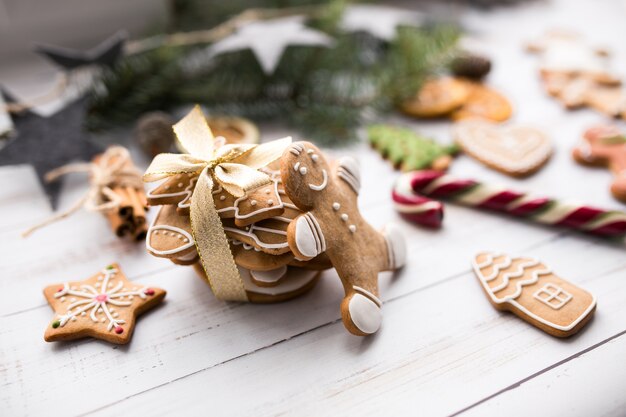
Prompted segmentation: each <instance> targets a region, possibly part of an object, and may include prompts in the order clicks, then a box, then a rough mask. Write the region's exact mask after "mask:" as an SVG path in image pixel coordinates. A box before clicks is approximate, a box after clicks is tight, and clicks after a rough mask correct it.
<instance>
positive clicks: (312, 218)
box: [305, 213, 326, 253]
mask: <svg viewBox="0 0 626 417" xmlns="http://www.w3.org/2000/svg"><path fill="white" fill-rule="evenodd" d="M305 217H306V218H307V220H308V221H309V222H310V223H311V225H312V226H313V228H314V230H315V232H316V238H317V240H318V242H319V253H322V252H325V251H326V239H325V238H324V233H323V232H322V228H321V227H320V224H319V223H318V222H317V219H316V218H315V216H314V215H313V214H312V213H306V214H305Z"/></svg>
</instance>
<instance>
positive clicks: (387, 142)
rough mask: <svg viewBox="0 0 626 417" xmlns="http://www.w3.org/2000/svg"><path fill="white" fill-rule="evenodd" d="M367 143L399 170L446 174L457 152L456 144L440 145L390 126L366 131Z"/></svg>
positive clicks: (369, 128) (378, 126)
mask: <svg viewBox="0 0 626 417" xmlns="http://www.w3.org/2000/svg"><path fill="white" fill-rule="evenodd" d="M367 136H368V139H369V142H370V144H371V145H372V146H373V147H374V148H375V149H376V150H377V151H378V152H380V153H381V154H382V155H383V157H384V158H386V159H388V160H389V161H390V162H391V163H392V164H393V165H394V166H395V167H399V168H400V169H401V170H402V171H413V170H416V169H426V168H433V169H436V170H441V171H445V170H446V169H448V166H449V165H450V163H451V162H452V156H453V155H455V154H456V153H457V152H458V147H457V146H456V145H454V144H453V145H448V146H443V145H440V144H438V143H437V142H435V141H433V140H432V139H428V138H426V137H424V136H422V135H419V134H417V133H415V132H413V131H412V130H410V129H403V128H400V127H395V126H390V125H372V126H369V127H368V128H367Z"/></svg>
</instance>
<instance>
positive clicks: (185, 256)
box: [176, 251, 198, 262]
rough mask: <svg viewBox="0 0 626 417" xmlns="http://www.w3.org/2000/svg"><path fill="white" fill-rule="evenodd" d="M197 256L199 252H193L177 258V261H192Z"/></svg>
mask: <svg viewBox="0 0 626 417" xmlns="http://www.w3.org/2000/svg"><path fill="white" fill-rule="evenodd" d="M196 256H198V252H197V251H193V252H189V253H188V254H187V255H183V256H177V257H176V260H177V261H183V262H185V261H191V260H192V259H194V258H195V257H196Z"/></svg>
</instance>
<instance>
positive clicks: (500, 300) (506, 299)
mask: <svg viewBox="0 0 626 417" xmlns="http://www.w3.org/2000/svg"><path fill="white" fill-rule="evenodd" d="M479 255H480V254H479ZM479 255H476V256H475V257H474V259H473V260H472V267H473V268H474V271H475V272H476V275H477V276H478V277H479V281H480V283H481V284H482V286H483V288H484V289H485V291H486V292H487V294H489V297H490V298H491V299H492V300H493V302H495V303H497V304H504V303H509V304H511V305H512V306H515V307H516V308H518V309H519V310H520V311H521V312H523V313H524V314H525V315H527V316H529V317H531V318H532V319H534V320H536V321H538V322H540V323H543V324H545V325H546V326H549V327H552V328H553V329H557V330H561V331H565V332H567V331H569V330H571V329H573V328H574V327H576V325H578V323H580V322H581V320H583V319H584V318H585V317H587V316H588V315H589V313H590V312H591V311H593V309H594V308H595V306H596V302H597V300H596V297H595V296H594V295H591V297H592V298H591V303H590V304H589V306H588V307H587V309H586V310H585V311H584V312H582V313H581V314H580V316H578V318H577V319H576V320H574V321H573V322H572V323H570V324H569V325H567V326H562V325H559V324H556V323H552V322H550V321H548V320H546V319H544V318H543V317H540V316H538V315H537V314H535V313H533V312H532V311H530V310H528V309H527V308H526V307H524V306H523V305H521V304H520V303H518V302H517V301H516V300H514V299H513V298H511V297H503V298H497V297H496V296H495V295H494V294H493V293H492V292H491V291H490V288H489V285H488V283H487V281H486V280H485V279H484V277H483V275H482V273H481V271H480V270H481V268H484V267H487V266H489V265H490V264H491V262H492V260H493V258H496V257H498V256H501V255H492V254H490V253H488V254H486V255H487V259H486V260H485V261H484V262H482V263H480V264H478V263H477V262H476V259H477V258H478V256H479ZM536 272H538V271H533V274H534V273H536ZM517 296H519V294H517ZM517 296H516V297H517Z"/></svg>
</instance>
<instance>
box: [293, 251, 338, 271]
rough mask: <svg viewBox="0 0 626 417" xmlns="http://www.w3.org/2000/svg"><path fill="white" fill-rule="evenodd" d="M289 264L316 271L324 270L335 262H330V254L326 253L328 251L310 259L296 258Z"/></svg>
mask: <svg viewBox="0 0 626 417" xmlns="http://www.w3.org/2000/svg"><path fill="white" fill-rule="evenodd" d="M288 265H289V266H297V267H299V268H304V269H312V270H314V271H324V270H326V269H330V268H332V267H333V264H332V263H330V259H328V255H326V253H320V254H319V255H317V256H316V257H315V258H313V259H309V260H308V261H303V260H299V259H295V258H294V259H293V260H291V261H290V262H289V264H288Z"/></svg>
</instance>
